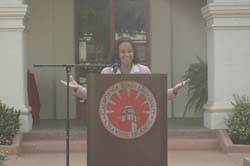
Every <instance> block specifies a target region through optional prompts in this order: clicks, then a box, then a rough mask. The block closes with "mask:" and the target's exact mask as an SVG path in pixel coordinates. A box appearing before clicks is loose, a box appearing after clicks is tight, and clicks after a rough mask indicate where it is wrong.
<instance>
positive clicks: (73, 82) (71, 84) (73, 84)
mask: <svg viewBox="0 0 250 166" xmlns="http://www.w3.org/2000/svg"><path fill="white" fill-rule="evenodd" d="M61 83H62V84H63V85H65V86H67V82H66V81H63V80H61ZM79 86H80V85H79V84H78V83H77V82H76V80H74V78H73V76H72V75H71V76H70V79H69V87H70V88H72V89H73V90H74V91H77V89H78V88H79Z"/></svg>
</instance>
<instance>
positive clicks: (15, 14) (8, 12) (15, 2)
mask: <svg viewBox="0 0 250 166" xmlns="http://www.w3.org/2000/svg"><path fill="white" fill-rule="evenodd" d="M27 13H28V6H27V5H25V4H24V2H23V1H22V0H0V75H1V77H0V82H1V86H0V100H2V102H3V103H5V104H7V105H8V106H11V107H14V108H15V109H18V110H20V111H21V116H20V120H21V131H22V132H28V131H30V130H31V129H32V117H31V112H30V108H29V107H28V104H27V74H26V72H27V65H26V61H27V60H26V56H27V55H26V37H25V36H26V32H25V22H26V19H27Z"/></svg>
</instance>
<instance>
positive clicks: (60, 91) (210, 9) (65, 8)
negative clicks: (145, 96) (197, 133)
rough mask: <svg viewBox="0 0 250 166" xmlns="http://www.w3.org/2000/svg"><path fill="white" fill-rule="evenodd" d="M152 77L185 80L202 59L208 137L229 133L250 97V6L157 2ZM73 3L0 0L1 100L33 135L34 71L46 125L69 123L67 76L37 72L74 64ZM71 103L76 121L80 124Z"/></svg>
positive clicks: (153, 0)
mask: <svg viewBox="0 0 250 166" xmlns="http://www.w3.org/2000/svg"><path fill="white" fill-rule="evenodd" d="M149 20H150V36H151V49H150V50H151V69H152V71H153V72H154V73H168V79H169V84H170V85H173V84H175V83H177V82H179V81H180V80H182V76H183V74H184V73H185V70H186V69H187V68H188V66H189V64H191V63H193V62H195V61H196V57H197V56H200V57H202V58H203V59H206V60H207V62H208V102H207V104H206V105H205V106H204V107H205V112H204V114H202V113H189V114H188V117H203V118H204V126H205V127H207V128H209V129H221V128H225V127H226V126H225V124H224V119H225V118H226V117H227V116H228V113H230V110H231V108H232V105H231V104H230V102H231V101H232V100H233V94H239V95H248V96H250V90H249V88H250V78H249V77H248V66H249V65H250V47H249V46H248V44H249V43H250V0H207V1H206V0H189V1H185V0H150V18H149ZM74 26H75V22H74V1H73V0H72V1H68V0H42V1H41V0H28V1H23V0H0V73H1V83H2V84H1V87H0V100H2V101H3V102H4V103H6V104H7V105H9V106H14V107H15V108H16V109H19V110H21V117H20V118H21V124H22V126H21V130H22V131H23V132H29V131H30V130H31V129H32V117H31V109H30V107H29V106H28V104H27V103H28V102H27V74H26V73H27V69H30V70H31V71H32V72H34V73H35V75H36V76H37V77H36V78H37V84H38V90H39V95H40V100H41V113H40V115H41V118H42V119H63V118H65V109H66V102H65V101H64V100H65V94H66V92H65V88H64V87H63V86H62V85H61V84H60V80H61V79H65V75H64V70H63V69H51V68H50V69H46V70H45V69H34V68H33V67H32V66H33V64H42V63H48V64H49V63H50V64H54V63H75V57H74V55H75V48H76V46H75V45H74V41H75V32H74V29H75V27H74ZM186 101H187V94H186V89H185V88H184V89H183V90H182V92H181V93H179V95H178V97H177V98H176V100H175V101H173V102H169V117H181V116H182V112H183V109H184V104H183V103H185V102H186ZM75 102H76V101H75V98H74V97H73V96H71V98H70V103H71V104H70V110H72V111H71V112H70V118H76V111H75V110H76V108H75V105H76V104H75Z"/></svg>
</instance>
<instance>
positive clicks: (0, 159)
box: [0, 151, 7, 166]
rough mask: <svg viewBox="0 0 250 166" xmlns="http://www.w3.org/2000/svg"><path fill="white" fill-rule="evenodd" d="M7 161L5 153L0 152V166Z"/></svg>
mask: <svg viewBox="0 0 250 166" xmlns="http://www.w3.org/2000/svg"><path fill="white" fill-rule="evenodd" d="M5 160H7V153H6V152H4V151H0V166H2V165H3V162H4V161H5Z"/></svg>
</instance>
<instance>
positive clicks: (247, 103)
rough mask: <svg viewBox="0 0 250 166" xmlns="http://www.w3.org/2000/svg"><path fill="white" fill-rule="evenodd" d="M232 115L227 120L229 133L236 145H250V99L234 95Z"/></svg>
mask: <svg viewBox="0 0 250 166" xmlns="http://www.w3.org/2000/svg"><path fill="white" fill-rule="evenodd" d="M234 100H235V101H234V102H231V103H232V105H233V109H232V111H233V112H232V114H230V115H229V118H228V119H226V125H227V127H228V129H227V133H228V135H229V137H230V138H231V140H232V142H233V143H234V144H247V145H250V99H249V96H239V95H234Z"/></svg>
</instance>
